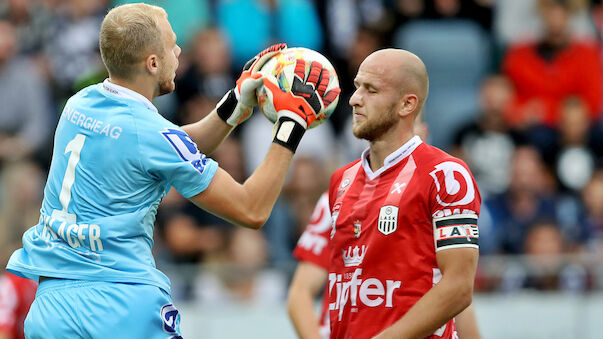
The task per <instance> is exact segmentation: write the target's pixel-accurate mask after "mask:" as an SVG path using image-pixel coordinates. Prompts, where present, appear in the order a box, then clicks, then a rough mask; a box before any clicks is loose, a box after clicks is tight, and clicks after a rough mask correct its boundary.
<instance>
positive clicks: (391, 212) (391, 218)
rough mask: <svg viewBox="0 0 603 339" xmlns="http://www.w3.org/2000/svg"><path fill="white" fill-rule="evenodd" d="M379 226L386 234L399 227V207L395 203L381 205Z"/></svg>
mask: <svg viewBox="0 0 603 339" xmlns="http://www.w3.org/2000/svg"><path fill="white" fill-rule="evenodd" d="M377 228H378V229H379V231H380V232H381V233H383V234H385V235H389V234H391V233H393V232H394V231H395V230H396V229H397V228H398V207H396V206H393V205H386V206H383V207H381V210H380V211H379V224H378V225H377Z"/></svg>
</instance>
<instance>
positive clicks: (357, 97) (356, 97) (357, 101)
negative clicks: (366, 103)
mask: <svg viewBox="0 0 603 339" xmlns="http://www.w3.org/2000/svg"><path fill="white" fill-rule="evenodd" d="M359 91H360V88H357V89H356V90H355V91H354V93H352V96H351V97H350V101H349V103H350V106H352V107H354V106H360V105H361V104H362V95H361V94H360V93H359Z"/></svg>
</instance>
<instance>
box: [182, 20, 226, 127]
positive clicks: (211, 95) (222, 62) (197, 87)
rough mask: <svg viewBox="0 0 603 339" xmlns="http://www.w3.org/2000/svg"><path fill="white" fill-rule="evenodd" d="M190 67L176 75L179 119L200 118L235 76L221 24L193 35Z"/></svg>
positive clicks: (213, 104)
mask: <svg viewBox="0 0 603 339" xmlns="http://www.w3.org/2000/svg"><path fill="white" fill-rule="evenodd" d="M188 54H189V62H188V64H189V65H188V68H186V69H184V70H183V74H182V75H181V76H179V77H178V78H177V79H176V95H177V97H178V102H179V106H180V112H179V117H178V118H177V120H178V121H180V122H182V123H189V122H194V121H199V119H201V118H203V114H206V113H207V112H210V111H211V108H213V107H215V106H216V104H217V103H218V101H219V100H220V99H221V98H222V96H223V95H224V93H225V92H227V91H228V90H229V89H230V87H231V86H232V83H233V82H234V79H233V77H232V75H231V68H230V48H229V46H228V42H227V41H226V39H225V37H224V35H223V34H222V32H221V31H220V30H219V29H218V28H208V29H205V30H202V31H200V32H199V33H197V35H195V36H194V38H193V43H192V46H191V49H190V53H188Z"/></svg>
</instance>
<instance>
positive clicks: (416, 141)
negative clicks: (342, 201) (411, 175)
mask: <svg viewBox="0 0 603 339" xmlns="http://www.w3.org/2000/svg"><path fill="white" fill-rule="evenodd" d="M422 142H423V141H422V140H421V137H419V136H418V135H415V136H414V137H412V138H411V139H410V140H408V141H407V142H406V143H405V144H404V145H402V146H401V147H400V148H398V149H397V150H395V151H394V152H392V154H390V155H388V156H387V157H385V160H383V167H381V168H379V169H378V170H377V171H375V172H373V170H371V165H370V163H369V160H368V157H369V154H370V153H369V148H367V149H365V150H364V152H362V156H361V157H360V158H361V159H362V168H364V172H365V173H366V175H367V176H368V178H369V179H370V180H373V179H375V178H376V177H378V176H379V175H380V174H381V173H383V172H385V170H387V169H388V168H390V167H392V166H394V165H396V164H398V163H399V162H400V161H402V160H403V159H404V158H406V157H408V156H409V155H410V154H411V153H412V152H413V151H414V150H415V149H416V148H417V147H418V146H419V145H420V144H421V143H422Z"/></svg>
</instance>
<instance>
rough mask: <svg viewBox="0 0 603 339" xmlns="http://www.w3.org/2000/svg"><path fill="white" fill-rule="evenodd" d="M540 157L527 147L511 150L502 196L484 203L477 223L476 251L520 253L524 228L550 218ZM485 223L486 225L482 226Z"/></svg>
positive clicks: (552, 211)
mask: <svg viewBox="0 0 603 339" xmlns="http://www.w3.org/2000/svg"><path fill="white" fill-rule="evenodd" d="M550 178H551V175H550V173H548V171H547V169H546V167H545V166H544V163H543V162H542V159H541V157H540V154H539V153H538V151H537V150H536V149H535V148H533V147H529V146H521V147H518V148H517V149H516V150H515V153H514V155H513V158H512V160H511V182H510V184H509V188H508V190H507V191H505V192H504V193H502V194H497V195H493V196H491V197H489V198H488V199H486V200H485V202H484V205H485V206H484V207H485V208H484V210H485V211H484V212H485V213H484V214H487V215H488V216H489V218H482V219H481V220H482V223H480V251H481V252H482V253H485V254H491V253H500V252H502V253H506V254H519V253H521V252H522V248H523V243H524V239H525V236H526V232H527V229H528V227H529V226H530V225H531V224H533V223H534V222H536V221H537V220H540V219H543V218H551V219H552V218H554V216H555V202H554V196H551V191H553V188H552V187H551V186H552V185H553V184H552V183H551V182H552V180H551V179H550ZM487 220H490V221H489V224H486V222H487Z"/></svg>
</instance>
